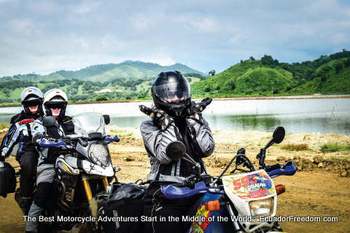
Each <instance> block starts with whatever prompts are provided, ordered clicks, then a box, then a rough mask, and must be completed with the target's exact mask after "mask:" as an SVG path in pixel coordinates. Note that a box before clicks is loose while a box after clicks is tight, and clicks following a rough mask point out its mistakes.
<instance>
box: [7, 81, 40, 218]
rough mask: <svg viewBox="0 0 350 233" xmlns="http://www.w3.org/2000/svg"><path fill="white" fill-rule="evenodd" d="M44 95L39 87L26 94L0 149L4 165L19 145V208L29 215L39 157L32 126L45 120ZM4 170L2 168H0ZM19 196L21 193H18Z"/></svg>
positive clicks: (29, 89)
mask: <svg viewBox="0 0 350 233" xmlns="http://www.w3.org/2000/svg"><path fill="white" fill-rule="evenodd" d="M42 103H43V93H42V92H41V91H40V90H39V89H38V88H36V87H27V88H25V89H24V90H23V91H22V94H21V104H22V107H23V110H22V111H21V112H20V113H19V114H17V115H15V116H13V117H12V118H11V121H10V123H11V126H10V129H9V131H8V133H7V134H6V136H5V137H4V139H3V140H2V143H1V147H0V163H2V162H3V161H4V160H5V157H7V156H9V155H10V154H11V152H12V150H13V148H14V146H15V145H16V144H18V145H19V149H18V151H17V155H16V160H17V161H18V162H19V164H20V167H21V171H20V189H19V194H20V197H19V196H16V199H17V197H18V201H19V204H20V206H21V208H22V210H23V211H24V214H25V215H26V214H27V213H28V211H29V208H30V205H31V203H32V195H33V190H34V182H35V174H36V166H37V163H38V153H37V151H36V149H35V146H34V144H33V143H32V134H33V133H32V130H31V125H32V124H33V122H34V120H35V119H38V118H39V117H41V116H43V114H44V113H43V109H42ZM0 167H1V166H0ZM16 194H17V193H16Z"/></svg>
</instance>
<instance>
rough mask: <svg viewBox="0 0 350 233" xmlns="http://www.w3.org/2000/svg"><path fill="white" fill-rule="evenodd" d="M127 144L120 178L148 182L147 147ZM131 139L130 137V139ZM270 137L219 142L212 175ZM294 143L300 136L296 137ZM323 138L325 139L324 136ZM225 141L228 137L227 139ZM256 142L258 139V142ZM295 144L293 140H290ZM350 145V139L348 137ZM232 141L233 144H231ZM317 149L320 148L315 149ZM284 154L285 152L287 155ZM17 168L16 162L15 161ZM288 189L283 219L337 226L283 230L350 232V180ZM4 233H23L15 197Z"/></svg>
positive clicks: (8, 204) (299, 179)
mask: <svg viewBox="0 0 350 233" xmlns="http://www.w3.org/2000/svg"><path fill="white" fill-rule="evenodd" d="M125 136H127V135H124V140H123V141H122V142H121V143H119V144H116V145H112V146H111V151H112V153H113V156H112V158H113V163H114V164H115V165H118V166H119V167H120V168H121V170H120V172H118V177H119V179H120V181H122V182H129V181H135V180H137V179H144V178H145V177H146V175H147V173H148V170H149V164H148V159H147V155H146V154H145V151H144V148H143V144H142V142H141V140H140V139H139V138H137V137H136V138H134V137H128V136H127V137H125ZM129 136H130V135H129ZM268 136H269V135H266V134H262V135H257V137H256V138H262V139H261V140H260V141H257V142H255V141H254V142H252V141H253V139H252V136H251V135H248V136H247V137H243V136H242V137H241V138H243V139H244V138H246V140H247V141H244V140H243V141H239V142H235V144H232V143H231V144H226V142H225V141H220V140H217V142H218V144H217V145H218V146H217V148H216V152H215V154H214V155H213V157H211V158H207V159H206V160H205V162H206V164H207V167H208V171H209V173H210V174H214V175H215V174H218V173H219V172H220V171H221V169H222V166H223V164H224V163H225V162H222V161H227V159H228V158H229V157H231V156H232V152H233V151H236V150H237V148H238V145H242V144H243V145H245V146H246V148H247V152H248V153H249V154H254V153H255V152H256V151H257V149H258V148H259V147H258V145H259V146H261V145H262V144H263V143H264V142H265V141H267V139H268ZM293 137H294V138H293V140H292V141H293V142H294V141H296V140H297V139H298V138H299V136H293ZM322 137H323V136H322ZM223 138H224V137H223ZM302 139H303V140H306V141H307V140H309V142H308V143H310V144H312V142H313V141H315V143H316V142H317V141H318V140H320V139H315V138H313V137H310V139H308V138H306V139H305V137H302V136H300V140H302ZM254 140H255V139H254ZM289 140H291V139H289ZM344 140H346V141H349V137H344ZM230 141H231V140H230ZM315 147H316V145H315ZM253 152H254V153H253ZM282 152H283V151H282V150H281V149H279V147H278V146H276V147H275V148H272V149H271V154H275V155H278V154H281V153H282ZM283 153H284V152H283ZM302 153H304V154H307V156H309V155H310V154H318V153H319V152H316V150H314V151H312V150H310V151H307V152H289V153H284V155H286V156H287V157H291V156H292V155H293V154H297V155H298V156H303V154H302ZM335 155H337V156H342V157H349V156H350V155H349V153H348V152H347V153H342V154H339V155H338V154H335ZM12 162H13V163H14V164H16V162H15V161H12ZM277 183H282V184H285V185H286V189H287V191H286V193H284V194H282V195H281V196H280V197H279V201H278V202H279V203H278V204H279V206H278V212H277V214H278V215H281V216H335V217H337V218H338V221H337V222H332V223H330V222H323V221H321V222H293V221H291V222H283V223H282V226H283V228H284V230H285V231H286V232H298V233H303V232H305V233H309V232H332V233H333V232H339V233H346V232H350V178H349V177H339V174H337V173H333V172H329V171H326V170H325V169H323V170H320V169H316V170H315V169H314V170H313V171H303V172H298V173H297V174H296V175H295V176H292V177H279V178H277V179H275V184H277ZM0 214H1V216H0V233H17V232H23V230H24V224H23V219H22V216H21V212H20V210H19V208H18V207H17V205H16V203H15V201H14V198H13V195H9V196H8V197H7V198H6V199H4V198H2V197H0Z"/></svg>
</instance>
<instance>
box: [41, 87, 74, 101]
mask: <svg viewBox="0 0 350 233" xmlns="http://www.w3.org/2000/svg"><path fill="white" fill-rule="evenodd" d="M48 102H65V103H67V102H68V97H67V95H66V93H65V92H64V91H62V90H61V89H50V90H48V91H47V92H45V95H44V105H45V104H47V103H48Z"/></svg>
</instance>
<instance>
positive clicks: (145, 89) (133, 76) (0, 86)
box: [0, 50, 350, 105]
mask: <svg viewBox="0 0 350 233" xmlns="http://www.w3.org/2000/svg"><path fill="white" fill-rule="evenodd" d="M166 70H179V71H181V72H182V73H183V74H185V76H186V77H187V79H188V80H189V81H190V83H191V86H192V93H193V95H194V97H208V96H211V97H235V96H282V95H312V94H350V52H349V51H346V50H343V51H341V52H338V53H334V54H331V55H323V56H321V57H320V58H318V59H315V60H313V61H304V62H301V63H291V64H289V63H282V62H279V61H278V60H277V59H274V58H272V57H271V56H268V55H265V56H263V57H262V58H261V59H255V58H253V57H250V58H249V59H247V60H242V61H241V62H240V63H238V64H235V65H232V66H231V67H229V68H228V69H226V70H224V71H223V72H221V73H218V74H216V75H214V76H210V77H204V76H203V73H201V72H199V71H197V70H194V69H192V68H190V67H188V66H186V65H183V64H179V63H177V64H174V65H172V66H161V65H158V64H155V63H145V62H140V61H125V62H123V63H119V64H103V65H95V66H90V67H86V68H84V69H81V70H78V71H64V70H61V71H57V72H54V73H51V74H48V75H38V74H26V75H15V76H11V77H3V78H0V102H1V104H2V105H8V104H18V102H19V95H20V92H21V91H22V89H23V88H24V87H27V86H37V87H39V88H40V89H41V90H43V91H44V92H45V91H47V90H49V89H51V88H61V89H63V90H65V91H66V92H67V94H68V96H69V98H70V100H71V101H72V102H95V101H113V100H132V99H147V98H150V86H151V84H152V80H153V79H154V77H155V76H156V75H157V74H158V73H159V72H161V71H166Z"/></svg>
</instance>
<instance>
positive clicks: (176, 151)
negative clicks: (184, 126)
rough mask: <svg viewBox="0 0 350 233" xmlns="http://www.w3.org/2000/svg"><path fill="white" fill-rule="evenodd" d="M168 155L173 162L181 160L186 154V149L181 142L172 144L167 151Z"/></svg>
mask: <svg viewBox="0 0 350 233" xmlns="http://www.w3.org/2000/svg"><path fill="white" fill-rule="evenodd" d="M165 153H166V155H167V156H168V157H169V158H170V159H172V160H179V159H181V158H182V157H184V156H185V154H186V147H185V145H184V144H183V143H182V142H180V141H175V142H171V143H170V144H169V145H168V146H167V148H166V151H165Z"/></svg>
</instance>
